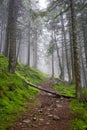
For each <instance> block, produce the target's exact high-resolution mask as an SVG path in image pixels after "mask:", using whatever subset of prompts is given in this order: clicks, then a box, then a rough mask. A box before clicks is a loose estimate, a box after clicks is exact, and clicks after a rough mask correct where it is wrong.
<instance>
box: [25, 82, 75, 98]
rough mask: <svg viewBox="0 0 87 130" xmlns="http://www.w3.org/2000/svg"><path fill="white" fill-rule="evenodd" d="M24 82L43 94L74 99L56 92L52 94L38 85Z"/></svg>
mask: <svg viewBox="0 0 87 130" xmlns="http://www.w3.org/2000/svg"><path fill="white" fill-rule="evenodd" d="M24 81H25V83H26V84H27V85H30V86H32V87H34V88H37V89H39V90H41V91H44V92H46V93H50V94H52V95H54V96H55V97H57V98H61V97H63V98H74V97H71V96H67V95H63V94H59V93H56V92H53V91H49V90H47V89H44V88H42V87H41V86H38V85H35V84H32V83H30V82H28V81H27V80H24Z"/></svg>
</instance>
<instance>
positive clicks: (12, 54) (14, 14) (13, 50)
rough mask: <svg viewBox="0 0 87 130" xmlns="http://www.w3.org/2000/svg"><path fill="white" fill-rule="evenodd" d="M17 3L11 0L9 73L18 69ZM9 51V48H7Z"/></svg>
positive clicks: (8, 34) (8, 39) (8, 43)
mask: <svg viewBox="0 0 87 130" xmlns="http://www.w3.org/2000/svg"><path fill="white" fill-rule="evenodd" d="M17 13H18V8H17V1H16V0H9V10H8V24H7V45H8V46H9V71H10V72H11V73H14V72H15V67H16V20H17ZM7 49H8V47H7Z"/></svg>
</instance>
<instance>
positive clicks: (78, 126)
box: [70, 99, 87, 130]
mask: <svg viewBox="0 0 87 130" xmlns="http://www.w3.org/2000/svg"><path fill="white" fill-rule="evenodd" d="M70 106H71V114H72V118H73V121H72V122H71V130H87V105H86V104H84V103H82V102H79V101H78V100H76V99H74V100H72V102H71V104H70Z"/></svg>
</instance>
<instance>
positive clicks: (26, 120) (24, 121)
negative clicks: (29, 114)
mask: <svg viewBox="0 0 87 130" xmlns="http://www.w3.org/2000/svg"><path fill="white" fill-rule="evenodd" d="M23 123H26V124H28V123H30V120H29V119H25V120H23ZM20 125H21V124H20Z"/></svg>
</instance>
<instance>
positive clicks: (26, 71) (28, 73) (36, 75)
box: [16, 63, 47, 84]
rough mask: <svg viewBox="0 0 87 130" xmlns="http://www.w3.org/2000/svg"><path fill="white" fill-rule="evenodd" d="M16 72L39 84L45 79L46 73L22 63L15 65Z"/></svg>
mask: <svg viewBox="0 0 87 130" xmlns="http://www.w3.org/2000/svg"><path fill="white" fill-rule="evenodd" d="M16 70H17V72H18V73H19V74H20V75H21V76H22V77H24V78H25V79H26V80H28V81H30V82H32V83H33V84H39V83H41V82H42V81H45V78H46V76H47V75H46V74H45V73H43V72H41V71H39V70H38V69H33V68H31V67H29V66H23V64H21V63H20V64H18V65H17V69H16Z"/></svg>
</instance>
